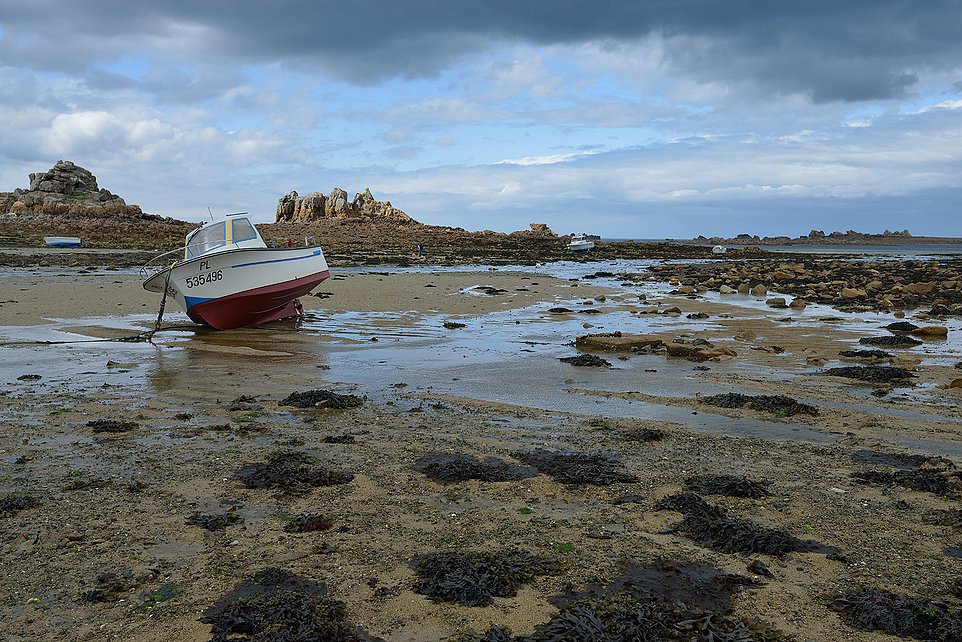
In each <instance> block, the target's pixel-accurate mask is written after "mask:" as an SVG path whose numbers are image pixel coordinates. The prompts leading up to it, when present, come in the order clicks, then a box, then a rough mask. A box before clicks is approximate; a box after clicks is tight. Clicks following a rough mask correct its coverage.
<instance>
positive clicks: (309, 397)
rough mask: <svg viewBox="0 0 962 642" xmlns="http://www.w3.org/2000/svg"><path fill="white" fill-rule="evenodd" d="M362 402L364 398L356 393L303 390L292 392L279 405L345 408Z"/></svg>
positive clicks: (354, 406)
mask: <svg viewBox="0 0 962 642" xmlns="http://www.w3.org/2000/svg"><path fill="white" fill-rule="evenodd" d="M362 403H364V400H363V399H361V398H360V397H358V396H356V395H340V394H338V393H336V392H331V391H330V390H307V391H305V392H292V393H291V394H289V395H288V396H287V397H286V398H285V399H284V400H283V401H281V402H280V404H279V405H281V406H293V407H295V408H329V409H331V410H345V409H347V408H357V407H359V406H360V405H361V404H362Z"/></svg>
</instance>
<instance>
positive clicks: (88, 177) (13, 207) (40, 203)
mask: <svg viewBox="0 0 962 642" xmlns="http://www.w3.org/2000/svg"><path fill="white" fill-rule="evenodd" d="M0 214H16V215H31V214H37V215H55V216H83V217H88V216H92V217H98V216H104V215H110V216H117V215H120V216H124V215H128V216H141V215H143V212H142V211H141V209H140V206H139V205H128V204H127V203H126V202H125V201H124V199H122V198H121V197H119V196H117V195H116V194H112V193H111V192H110V191H109V190H106V189H103V188H101V187H99V186H98V185H97V177H96V176H94V175H93V174H92V173H90V172H89V171H88V170H86V169H84V168H83V167H80V166H79V165H76V164H74V163H72V162H70V161H64V160H58V161H57V163H56V165H54V166H53V167H52V168H50V169H49V170H48V171H46V172H38V173H33V174H30V186H29V187H28V188H27V189H25V190H24V189H20V188H17V189H15V190H14V191H12V192H0Z"/></svg>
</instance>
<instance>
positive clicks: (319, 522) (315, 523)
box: [284, 515, 334, 533]
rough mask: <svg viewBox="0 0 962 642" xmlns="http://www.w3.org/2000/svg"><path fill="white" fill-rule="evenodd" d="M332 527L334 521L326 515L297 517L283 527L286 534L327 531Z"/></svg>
mask: <svg viewBox="0 0 962 642" xmlns="http://www.w3.org/2000/svg"><path fill="white" fill-rule="evenodd" d="M333 527H334V520H333V519H331V518H330V517H328V516H327V515H298V516H297V517H295V518H294V519H292V520H291V521H289V522H288V523H287V524H286V525H285V526H284V532H286V533H312V532H314V531H329V530H331V529H332V528H333Z"/></svg>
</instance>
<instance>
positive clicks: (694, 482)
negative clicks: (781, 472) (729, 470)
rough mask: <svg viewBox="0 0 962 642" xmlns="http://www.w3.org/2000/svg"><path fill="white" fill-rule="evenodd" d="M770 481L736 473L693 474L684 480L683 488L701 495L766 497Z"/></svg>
mask: <svg viewBox="0 0 962 642" xmlns="http://www.w3.org/2000/svg"><path fill="white" fill-rule="evenodd" d="M770 484H771V482H768V481H762V482H757V481H753V480H751V479H748V478H747V477H738V476H736V475H695V476H694V477H689V478H688V480H687V481H686V482H685V488H687V489H688V490H690V491H692V492H695V493H701V494H702V495H727V496H729V497H748V498H751V499H760V498H762V497H768V496H769V495H770V494H771V493H769V492H768V488H767V487H768V486H769V485H770Z"/></svg>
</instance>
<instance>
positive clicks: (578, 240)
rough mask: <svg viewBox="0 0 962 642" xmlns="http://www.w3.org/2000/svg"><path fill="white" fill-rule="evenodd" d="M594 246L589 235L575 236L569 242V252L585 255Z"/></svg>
mask: <svg viewBox="0 0 962 642" xmlns="http://www.w3.org/2000/svg"><path fill="white" fill-rule="evenodd" d="M594 246H595V243H594V241H592V240H590V239H589V238H588V235H587V234H575V235H574V236H572V237H571V240H570V241H568V251H569V252H574V253H575V254H584V253H585V252H587V251H588V250H590V249H592V248H594Z"/></svg>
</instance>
